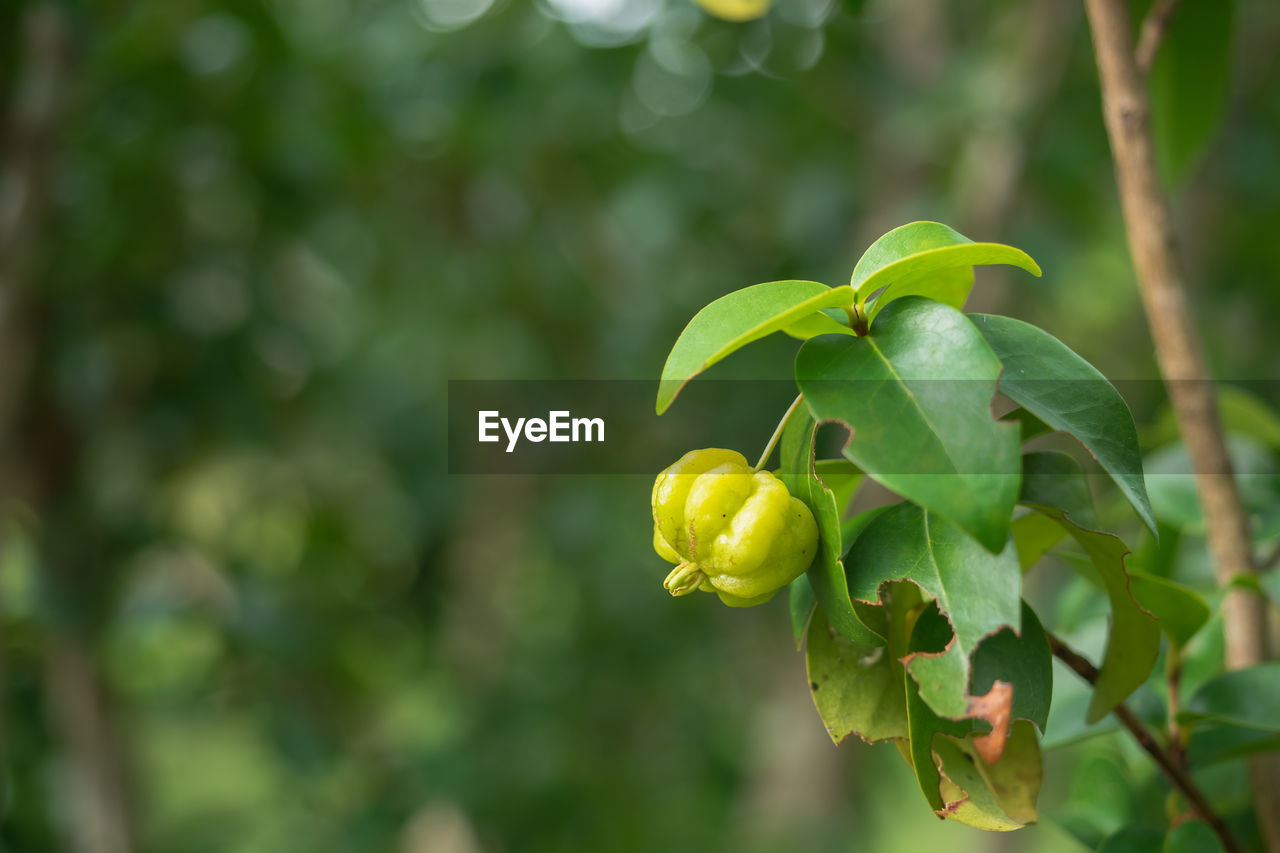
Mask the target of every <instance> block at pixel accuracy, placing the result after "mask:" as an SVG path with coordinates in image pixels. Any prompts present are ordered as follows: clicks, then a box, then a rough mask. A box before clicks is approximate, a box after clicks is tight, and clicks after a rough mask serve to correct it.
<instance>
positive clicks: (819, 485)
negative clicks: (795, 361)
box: [778, 406, 884, 646]
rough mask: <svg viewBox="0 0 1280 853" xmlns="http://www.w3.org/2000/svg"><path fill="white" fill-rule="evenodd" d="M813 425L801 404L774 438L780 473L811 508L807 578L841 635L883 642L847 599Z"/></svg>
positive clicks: (831, 498) (835, 515)
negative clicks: (814, 544) (814, 527)
mask: <svg viewBox="0 0 1280 853" xmlns="http://www.w3.org/2000/svg"><path fill="white" fill-rule="evenodd" d="M817 428H818V425H817V423H816V422H815V421H814V419H813V417H812V416H810V414H809V413H808V411H807V410H806V409H805V408H804V407H803V406H801V407H799V408H797V409H796V411H795V412H794V413H793V414H792V416H791V418H790V419H789V420H788V422H787V424H786V426H785V427H784V428H783V430H782V438H781V439H780V440H779V442H778V447H779V454H780V457H781V461H782V466H781V469H782V470H781V473H780V475H779V476H780V478H781V479H782V482H783V483H785V484H786V486H787V489H788V490H789V491H790V492H791V494H792V495H794V496H795V497H797V498H799V499H800V500H801V501H802V502H803V503H804V504H805V506H807V507H809V511H810V512H812V513H813V518H814V520H815V521H816V522H817V524H818V536H819V540H818V554H817V556H816V557H815V558H814V561H813V564H812V565H811V566H810V567H809V571H808V574H807V576H808V578H809V583H810V585H811V586H812V588H813V592H814V596H815V597H816V599H817V601H818V604H820V605H821V606H822V610H823V612H824V613H825V614H826V618H827V620H828V621H829V622H830V624H832V625H834V626H835V627H836V629H837V630H838V631H839V632H840V633H841V634H843V635H844V636H845V637H847V638H848V639H849V640H851V641H853V642H855V643H861V644H863V645H869V646H870V645H883V643H884V641H883V639H881V638H880V637H879V635H877V634H875V633H874V632H872V631H871V629H869V628H868V627H867V626H866V625H864V624H863V623H862V620H860V619H859V618H858V614H857V613H856V612H855V611H854V609H853V602H852V601H850V600H849V588H848V586H847V584H846V581H845V570H844V563H843V562H842V561H841V559H840V557H841V554H842V552H843V548H844V545H843V540H842V539H841V534H840V507H839V506H837V504H836V497H835V494H834V493H833V492H832V490H831V489H829V488H827V487H826V486H825V485H824V484H823V482H822V481H821V480H819V479H818V476H817V474H816V472H815V468H814V459H813V440H814V434H815V433H816V431H817Z"/></svg>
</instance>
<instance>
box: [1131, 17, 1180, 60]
mask: <svg viewBox="0 0 1280 853" xmlns="http://www.w3.org/2000/svg"><path fill="white" fill-rule="evenodd" d="M1178 3H1179V0H1158V2H1157V3H1156V4H1155V5H1154V6H1152V7H1151V11H1149V12H1147V16H1146V17H1145V18H1143V19H1142V29H1141V30H1140V31H1139V34H1138V46H1137V47H1136V48H1134V51H1133V59H1134V61H1135V62H1137V63H1138V69H1139V70H1140V71H1142V73H1143V74H1149V73H1151V64H1152V63H1153V62H1155V60H1156V51H1158V50H1160V43H1161V42H1163V41H1164V36H1165V33H1167V32H1168V31H1169V22H1170V21H1172V20H1173V13H1174V12H1176V11H1177V9H1178Z"/></svg>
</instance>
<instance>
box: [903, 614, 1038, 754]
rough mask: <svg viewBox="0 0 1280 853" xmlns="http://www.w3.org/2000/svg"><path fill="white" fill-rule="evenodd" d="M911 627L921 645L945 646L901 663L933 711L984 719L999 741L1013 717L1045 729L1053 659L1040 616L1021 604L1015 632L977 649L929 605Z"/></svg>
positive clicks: (997, 636)
mask: <svg viewBox="0 0 1280 853" xmlns="http://www.w3.org/2000/svg"><path fill="white" fill-rule="evenodd" d="M916 631H917V632H919V633H920V645H921V647H922V648H926V649H928V648H938V647H939V646H940V645H941V644H945V648H943V649H942V651H941V652H928V651H920V652H916V653H914V654H913V655H912V656H911V657H910V658H908V659H907V660H906V661H905V665H906V668H907V672H908V673H910V675H911V677H912V678H914V679H915V681H916V684H918V685H919V687H920V696H921V697H922V698H923V699H924V700H925V702H926V703H927V704H928V705H929V707H930V708H931V709H932V710H933V712H934V713H936V714H938V715H939V716H942V717H949V718H951V719H956V720H958V719H964V718H981V719H985V720H986V721H987V722H988V723H990V724H991V726H992V729H993V730H996V731H998V732H999V737H1000V738H1001V739H1003V738H1004V736H1005V734H1006V731H1005V730H1004V729H1003V727H1004V726H1008V725H1009V724H1010V723H1011V722H1012V720H1014V719H1023V720H1029V721H1031V722H1033V723H1035V724H1036V726H1037V727H1038V728H1039V729H1040V730H1041V731H1043V730H1044V727H1045V724H1046V723H1047V722H1048V719H1049V700H1050V698H1051V696H1052V694H1053V657H1052V655H1051V654H1050V652H1049V642H1048V640H1047V639H1046V638H1045V633H1044V628H1043V627H1042V626H1041V625H1040V620H1039V619H1038V618H1036V614H1035V612H1034V611H1032V609H1031V608H1030V607H1029V606H1027V604H1026V603H1025V602H1024V603H1023V604H1022V627H1021V632H1020V634H1019V633H1017V632H1015V630H1014V629H1013V628H1009V627H1006V628H1002V629H1001V630H999V631H997V632H996V633H995V634H992V635H991V636H989V637H986V638H985V639H983V640H982V641H981V642H980V643H979V645H978V647H977V649H976V650H966V649H965V648H964V647H963V646H961V644H960V643H959V642H958V640H957V639H954V638H953V634H952V630H951V626H950V625H949V624H948V623H947V620H946V619H945V618H943V617H942V615H941V614H940V613H938V611H937V610H935V609H932V608H931V609H929V610H926V611H925V612H924V614H922V615H921V616H920V621H919V622H917V624H916ZM971 655H972V661H971V660H970V656H971ZM997 682H1002V683H1003V685H1004V686H997Z"/></svg>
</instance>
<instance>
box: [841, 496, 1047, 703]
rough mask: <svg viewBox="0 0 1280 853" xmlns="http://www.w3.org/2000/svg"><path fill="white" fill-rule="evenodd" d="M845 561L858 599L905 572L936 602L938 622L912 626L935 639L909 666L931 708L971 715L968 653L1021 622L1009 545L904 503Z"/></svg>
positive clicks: (874, 599) (1017, 575) (1017, 573)
mask: <svg viewBox="0 0 1280 853" xmlns="http://www.w3.org/2000/svg"><path fill="white" fill-rule="evenodd" d="M845 566H846V571H847V573H848V583H849V594H850V595H851V596H852V597H853V598H855V599H857V600H858V601H863V602H868V603H873V604H874V603H878V602H879V601H880V589H881V586H882V585H884V584H885V583H888V582H889V581H896V580H908V581H911V582H912V583H914V584H915V585H916V586H918V587H919V588H920V589H921V590H922V591H923V592H924V593H925V594H926V595H928V596H929V597H930V598H932V599H934V600H935V601H936V602H937V603H938V608H939V610H940V612H941V616H940V617H939V618H940V619H941V627H940V628H936V630H934V631H922V629H921V628H920V627H919V626H918V625H917V628H916V630H917V632H920V638H919V639H920V640H921V642H923V641H924V640H926V639H928V640H936V641H937V642H936V647H930V648H926V649H925V651H926V652H928V653H929V655H931V657H930V656H919V657H915V658H912V662H911V664H910V666H911V667H912V672H913V674H915V673H917V670H916V668H917V667H919V674H917V679H918V680H921V682H922V683H927V685H928V689H926V690H923V691H922V695H924V696H925V698H926V701H927V702H928V704H929V705H930V707H931V709H933V710H934V712H935V713H939V714H942V715H943V716H950V717H956V718H959V717H962V716H970V715H971V712H970V711H969V706H970V703H971V702H972V701H976V700H974V697H971V696H970V695H969V682H970V672H971V668H970V655H972V654H973V652H974V650H975V649H977V648H978V644H979V643H980V642H981V641H982V640H983V638H984V637H988V636H989V635H991V634H994V633H996V632H997V631H999V630H1000V629H1001V628H1003V627H1005V626H1009V627H1012V628H1014V629H1015V630H1018V629H1019V628H1020V626H1021V616H1022V605H1021V601H1020V593H1019V589H1020V588H1021V580H1022V574H1021V570H1020V568H1019V566H1018V557H1017V554H1016V553H1015V551H1014V548H1013V546H1012V545H1006V547H1005V549H1004V550H1003V551H1002V552H1001V553H999V554H992V553H991V552H989V551H987V550H986V549H985V548H983V547H982V546H981V545H979V544H978V543H977V542H976V541H974V540H973V539H972V538H971V537H969V536H966V535H965V534H964V533H962V532H961V531H960V530H958V529H957V528H955V527H954V526H952V525H949V524H947V523H946V522H945V521H943V520H942V519H940V518H937V517H936V516H933V515H931V514H929V513H928V512H926V511H925V510H922V509H921V508H920V507H918V506H916V505H914V504H911V503H902V504H898V505H897V506H895V507H892V508H890V509H888V510H886V511H884V512H883V513H881V514H880V515H879V516H878V517H876V518H875V519H874V520H873V521H872V522H871V523H870V524H869V525H868V526H867V528H866V530H864V531H863V532H862V535H861V536H859V537H858V539H857V541H856V542H854V544H853V546H852V547H851V548H850V549H849V553H848V554H847V555H846V557H845ZM943 617H945V618H943ZM922 618H923V617H922ZM939 632H940V633H939ZM953 634H954V636H953ZM944 646H946V649H945V650H944V648H943V647H944ZM944 651H946V652H947V653H946V654H942V655H941V656H939V653H942V652H944ZM1042 722H1043V721H1042Z"/></svg>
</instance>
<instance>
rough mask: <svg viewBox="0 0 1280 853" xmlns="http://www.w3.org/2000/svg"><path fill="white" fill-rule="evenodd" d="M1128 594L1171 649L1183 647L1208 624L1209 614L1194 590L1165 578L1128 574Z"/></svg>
mask: <svg viewBox="0 0 1280 853" xmlns="http://www.w3.org/2000/svg"><path fill="white" fill-rule="evenodd" d="M1129 591H1130V592H1132V593H1133V597H1134V598H1135V599H1137V601H1138V604H1140V605H1142V607H1143V609H1145V610H1147V611H1148V612H1149V613H1151V615H1153V616H1155V617H1156V619H1157V620H1159V622H1160V630H1162V631H1164V632H1165V634H1166V635H1168V637H1169V641H1170V642H1171V643H1173V644H1174V646H1185V645H1186V644H1187V641H1189V640H1190V639H1191V638H1192V637H1194V636H1195V635H1196V632H1198V631H1199V630H1200V629H1201V628H1203V627H1204V624H1205V623H1206V622H1208V621H1209V616H1210V615H1211V611H1210V609H1209V605H1208V604H1206V603H1205V601H1204V599H1203V598H1201V597H1200V596H1199V594H1198V593H1196V591H1195V590H1193V589H1190V588H1189V587H1185V586H1183V585H1182V584H1180V583H1177V582H1175V581H1171V580H1169V579H1168V578H1162V577H1157V576H1155V575H1149V574H1146V573H1145V572H1137V571H1133V570H1130V571H1129Z"/></svg>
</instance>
